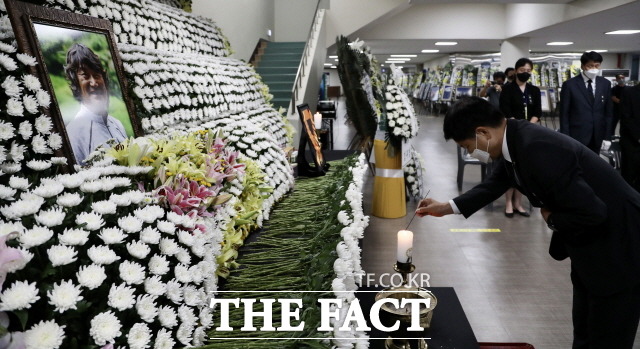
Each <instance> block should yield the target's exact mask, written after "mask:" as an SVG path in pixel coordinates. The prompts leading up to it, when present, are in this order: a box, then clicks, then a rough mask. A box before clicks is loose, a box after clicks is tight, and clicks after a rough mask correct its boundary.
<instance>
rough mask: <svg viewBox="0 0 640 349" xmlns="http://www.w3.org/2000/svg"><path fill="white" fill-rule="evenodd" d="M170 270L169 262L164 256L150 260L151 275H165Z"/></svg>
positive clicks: (156, 256)
mask: <svg viewBox="0 0 640 349" xmlns="http://www.w3.org/2000/svg"><path fill="white" fill-rule="evenodd" d="M169 270H170V268H169V261H167V259H166V258H165V257H164V256H158V255H155V256H153V257H151V259H150V260H149V272H151V274H154V275H165V274H166V273H168V272H169Z"/></svg>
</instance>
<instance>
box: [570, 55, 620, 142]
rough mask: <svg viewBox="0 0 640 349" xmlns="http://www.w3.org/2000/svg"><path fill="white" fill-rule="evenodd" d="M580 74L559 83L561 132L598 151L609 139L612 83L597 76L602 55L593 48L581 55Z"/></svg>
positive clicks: (611, 112)
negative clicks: (560, 89)
mask: <svg viewBox="0 0 640 349" xmlns="http://www.w3.org/2000/svg"><path fill="white" fill-rule="evenodd" d="M580 63H581V64H582V66H581V68H582V73H581V74H580V75H578V76H576V77H573V78H571V79H569V80H567V81H565V82H564V83H563V84H562V92H561V93H560V101H561V108H560V132H562V133H564V134H566V135H568V136H570V137H572V138H573V139H575V140H577V141H578V142H580V143H582V144H584V145H586V146H587V147H588V148H589V149H591V150H593V151H594V152H595V153H596V154H599V153H600V148H601V147H602V141H603V140H604V139H610V136H611V134H612V133H613V132H612V131H611V126H612V122H611V120H612V118H613V101H612V100H611V83H610V82H609V80H607V79H605V78H603V77H601V76H599V75H600V64H602V55H600V54H599V53H597V52H595V51H591V52H585V53H583V54H582V57H580Z"/></svg>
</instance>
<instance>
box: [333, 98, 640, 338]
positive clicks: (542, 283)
mask: <svg viewBox="0 0 640 349" xmlns="http://www.w3.org/2000/svg"><path fill="white" fill-rule="evenodd" d="M344 109H345V107H344V99H341V100H340V101H339V103H338V121H337V122H336V124H335V130H334V132H335V137H336V138H335V140H336V143H335V148H336V149H344V148H345V147H346V146H347V144H348V143H349V141H350V140H351V135H352V131H351V130H350V129H349V127H348V126H346V125H344V114H345V110H344ZM419 119H420V123H421V125H420V132H419V135H418V137H417V139H415V140H414V142H413V145H414V147H415V148H416V149H417V150H418V151H419V152H420V153H421V154H422V156H423V158H424V160H425V163H426V171H425V184H426V188H427V189H430V190H431V193H430V195H429V196H430V197H433V198H435V199H437V200H441V201H444V200H448V199H450V198H452V197H454V196H456V195H458V194H459V193H460V192H459V191H458V189H457V186H456V171H457V161H456V148H455V143H453V142H452V141H450V142H445V141H444V138H443V136H442V119H443V117H442V116H440V117H435V116H424V115H422V116H420V118H419ZM479 181H480V168H479V166H467V168H466V171H465V176H464V183H463V188H462V189H463V192H464V191H466V190H468V189H470V188H472V187H473V186H474V185H475V184H477V183H479ZM372 183H373V178H371V177H369V178H368V183H367V184H365V205H364V206H365V213H367V214H370V212H371V202H370V200H371V188H372V185H373V184H372ZM525 202H526V199H525ZM415 206H416V202H414V201H411V202H409V203H408V205H407V212H409V214H408V215H407V216H406V217H404V218H399V219H381V218H376V217H371V220H370V225H369V227H368V228H367V230H366V232H365V239H364V240H363V267H364V269H365V271H366V272H367V273H371V274H374V275H380V274H382V273H390V272H393V269H392V266H393V264H394V262H395V257H396V250H395V246H396V233H397V231H398V230H401V229H404V228H405V227H406V226H407V224H408V223H409V221H410V219H411V216H412V212H413V210H414V209H415ZM525 207H528V204H525ZM503 210H504V200H503V199H499V200H497V201H496V202H495V203H494V205H493V208H492V209H490V208H485V209H483V210H481V211H479V212H477V213H476V214H475V215H474V216H472V217H470V218H469V219H465V218H464V217H462V216H447V217H443V218H433V217H425V218H416V219H415V220H414V221H413V223H412V224H411V227H410V230H412V231H413V232H414V250H413V251H414V254H413V255H414V264H415V265H416V272H417V273H428V274H429V276H430V283H431V286H451V287H454V288H455V290H456V293H457V294H458V297H459V298H460V301H461V303H462V306H463V308H464V310H465V312H466V314H467V317H468V319H469V322H470V323H471V326H472V328H473V330H474V332H475V335H476V337H477V339H478V340H479V341H485V342H527V343H531V344H533V345H534V346H535V347H536V348H537V349H564V348H570V347H571V340H572V326H571V294H572V291H571V282H570V280H569V268H570V266H569V262H568V261H563V262H557V261H555V260H553V259H552V258H551V257H550V256H549V255H548V253H547V251H548V247H549V240H550V237H551V232H550V231H549V230H548V229H547V227H546V224H545V223H544V221H543V220H542V218H541V217H540V214H539V211H538V210H536V209H534V211H533V212H532V213H531V217H529V218H525V217H520V216H516V217H514V218H512V219H509V218H506V217H505V216H504V214H503ZM484 228H494V229H500V232H451V231H450V230H451V229H484ZM437 316H438V315H437V308H436V311H435V313H434V321H438V320H437V319H438V317H437ZM637 338H638V339H637V340H636V346H635V347H634V348H640V336H637ZM612 349H615V348H612Z"/></svg>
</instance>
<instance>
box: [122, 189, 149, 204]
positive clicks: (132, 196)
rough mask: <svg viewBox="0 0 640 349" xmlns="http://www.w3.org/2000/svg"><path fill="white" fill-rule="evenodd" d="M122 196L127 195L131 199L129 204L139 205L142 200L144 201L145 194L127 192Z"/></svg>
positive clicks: (137, 191)
mask: <svg viewBox="0 0 640 349" xmlns="http://www.w3.org/2000/svg"><path fill="white" fill-rule="evenodd" d="M123 195H127V196H129V198H130V199H131V203H134V204H139V203H141V202H142V200H144V198H145V196H146V195H145V194H144V193H143V192H141V191H139V190H129V191H128V192H126V193H124V194H123Z"/></svg>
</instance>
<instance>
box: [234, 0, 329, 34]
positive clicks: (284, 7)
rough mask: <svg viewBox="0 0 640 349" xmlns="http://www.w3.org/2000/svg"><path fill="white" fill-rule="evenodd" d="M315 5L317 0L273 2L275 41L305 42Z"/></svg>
mask: <svg viewBox="0 0 640 349" xmlns="http://www.w3.org/2000/svg"><path fill="white" fill-rule="evenodd" d="M227 1H228V0H227ZM233 1H235V0H233ZM317 4H318V1H317V0H275V35H274V39H275V41H307V37H308V36H309V29H310V28H311V21H313V16H314V15H315V11H316V5H317Z"/></svg>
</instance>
